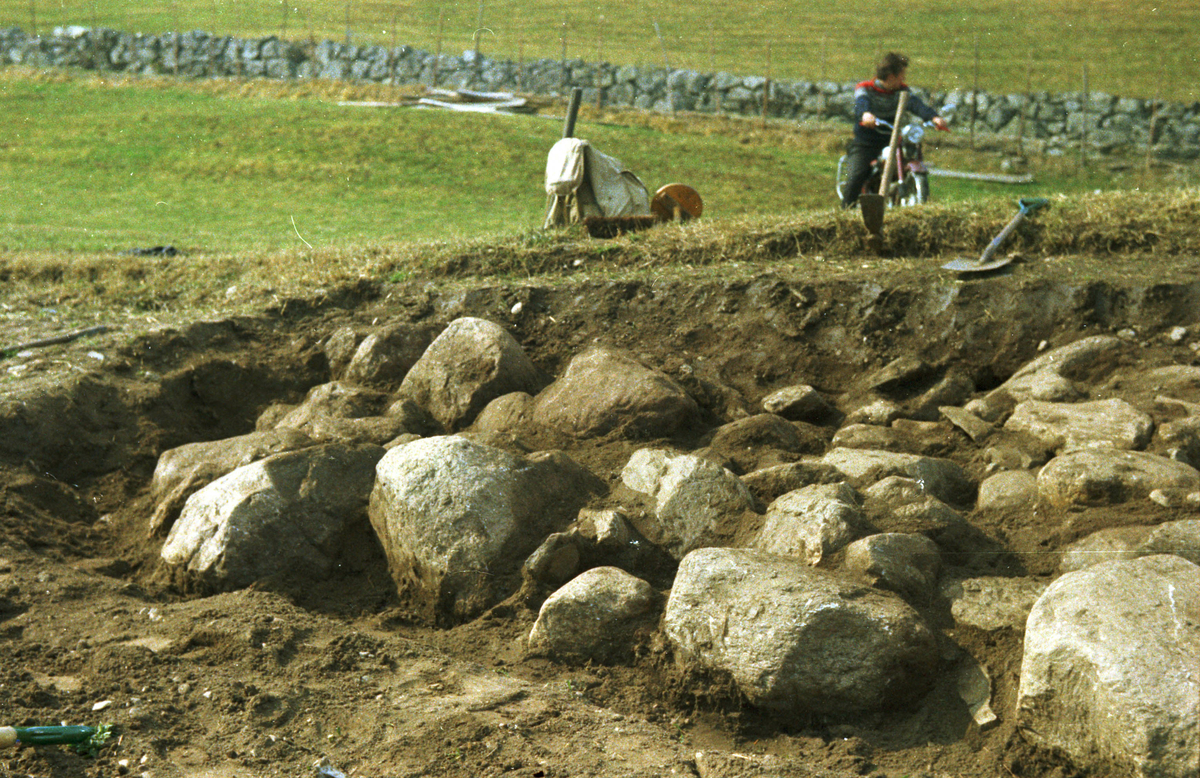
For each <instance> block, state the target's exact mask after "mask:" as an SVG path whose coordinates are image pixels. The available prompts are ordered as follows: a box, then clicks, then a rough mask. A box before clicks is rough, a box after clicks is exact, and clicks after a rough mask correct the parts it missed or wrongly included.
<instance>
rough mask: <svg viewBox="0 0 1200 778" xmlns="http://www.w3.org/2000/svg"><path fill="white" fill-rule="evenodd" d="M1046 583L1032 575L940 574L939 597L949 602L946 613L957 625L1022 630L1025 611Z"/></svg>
mask: <svg viewBox="0 0 1200 778" xmlns="http://www.w3.org/2000/svg"><path fill="white" fill-rule="evenodd" d="M1046 586H1047V583H1046V582H1045V581H1042V580H1039V579H1036V578H1004V577H1000V576H981V577H978V578H957V577H946V578H943V579H942V581H941V584H940V585H939V590H940V592H941V595H942V597H944V598H945V599H946V600H947V601H948V602H949V603H950V615H951V616H953V617H954V623H955V624H956V625H958V626H960V627H962V626H967V627H975V628H976V629H982V630H985V631H988V632H994V631H996V630H1001V629H1011V630H1015V631H1017V632H1022V631H1024V629H1025V621H1026V619H1028V618H1029V611H1031V610H1032V609H1033V604H1034V603H1035V602H1036V601H1037V598H1038V597H1041V596H1042V592H1044V591H1046Z"/></svg>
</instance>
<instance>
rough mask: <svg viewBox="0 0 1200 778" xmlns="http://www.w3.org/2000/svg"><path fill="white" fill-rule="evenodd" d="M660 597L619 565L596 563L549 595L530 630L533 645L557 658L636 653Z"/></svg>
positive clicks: (609, 657) (605, 658)
mask: <svg viewBox="0 0 1200 778" xmlns="http://www.w3.org/2000/svg"><path fill="white" fill-rule="evenodd" d="M658 602H659V599H658V595H657V594H656V593H655V591H654V589H653V588H652V587H651V586H650V584H648V583H646V582H645V581H643V580H641V579H640V578H636V577H634V576H632V575H630V574H629V573H626V572H625V571H623V570H619V569H617V568H615V567H595V568H592V569H591V570H588V571H587V572H585V573H582V574H580V575H579V576H577V577H575V578H574V579H572V580H571V581H570V582H569V583H567V584H566V585H565V586H563V587H562V588H561V589H559V590H558V591H556V592H554V594H552V595H550V596H549V597H548V598H547V599H546V601H545V602H544V603H542V607H541V609H540V610H539V611H538V617H537V621H535V622H534V624H533V629H532V630H530V632H529V648H530V650H532V651H534V652H537V653H545V654H548V655H550V656H552V657H554V658H556V659H562V660H567V661H575V662H586V661H589V660H591V661H598V662H608V661H613V660H617V659H622V658H625V657H627V656H629V655H630V654H631V653H632V650H633V647H634V645H635V643H636V642H637V640H638V639H639V637H645V635H644V634H641V635H639V633H645V632H648V631H649V630H650V629H651V628H652V627H653V624H654V620H655V619H654V617H655V615H656V613H655V606H656V605H657V604H658Z"/></svg>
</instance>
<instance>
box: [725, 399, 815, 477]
mask: <svg viewBox="0 0 1200 778" xmlns="http://www.w3.org/2000/svg"><path fill="white" fill-rule="evenodd" d="M708 445H709V448H710V449H712V450H713V452H715V453H716V454H717V455H718V456H719V457H723V458H726V459H728V460H730V461H731V462H733V463H734V465H735V466H736V467H737V470H738V472H743V473H744V472H747V471H751V470H757V469H759V468H761V467H763V466H764V465H766V466H770V465H774V464H779V463H780V462H781V461H782V462H788V461H794V460H795V459H797V458H798V457H799V456H800V455H801V454H812V453H817V452H820V451H821V450H823V449H824V448H825V440H824V439H823V438H820V437H817V436H816V435H815V434H809V435H802V434H801V431H800V429H798V428H797V426H796V425H795V424H793V423H792V422H790V421H788V420H787V419H785V418H783V417H782V416H776V415H774V414H771V413H759V414H756V415H754V416H748V417H747V418H744V419H738V420H737V421H733V422H730V423H728V424H723V425H721V426H720V427H718V428H717V429H716V430H715V431H714V432H713V434H712V438H711V440H710V442H709V444H708Z"/></svg>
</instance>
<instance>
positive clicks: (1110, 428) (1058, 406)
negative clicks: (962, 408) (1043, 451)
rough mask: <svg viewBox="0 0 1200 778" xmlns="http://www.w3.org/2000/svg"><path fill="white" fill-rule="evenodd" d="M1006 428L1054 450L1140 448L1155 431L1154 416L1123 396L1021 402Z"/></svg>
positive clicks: (1144, 445) (1005, 425)
mask: <svg viewBox="0 0 1200 778" xmlns="http://www.w3.org/2000/svg"><path fill="white" fill-rule="evenodd" d="M1004 427H1005V429H1007V430H1012V431H1015V432H1025V433H1028V434H1030V435H1032V436H1033V437H1034V438H1036V439H1037V440H1038V441H1040V442H1041V443H1042V444H1043V445H1045V446H1046V447H1047V448H1049V449H1052V450H1054V451H1056V452H1065V451H1073V450H1075V449H1080V448H1095V447H1099V446H1111V447H1112V448H1119V449H1143V448H1145V447H1146V444H1147V443H1149V442H1150V435H1151V434H1152V433H1153V432H1154V420H1153V419H1151V418H1150V416H1148V415H1147V414H1145V413H1142V412H1141V411H1139V410H1138V409H1137V408H1134V407H1133V406H1132V405H1130V404H1129V403H1127V402H1125V401H1124V400H1119V399H1115V398H1114V399H1110V400H1097V401H1095V402H1082V403H1048V402H1040V401H1038V400H1029V401H1027V402H1023V403H1021V404H1020V405H1018V406H1017V407H1016V409H1015V410H1013V413H1012V416H1010V417H1009V418H1008V421H1007V422H1005V424H1004Z"/></svg>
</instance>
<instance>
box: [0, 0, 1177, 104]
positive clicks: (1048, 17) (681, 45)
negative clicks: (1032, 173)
mask: <svg viewBox="0 0 1200 778" xmlns="http://www.w3.org/2000/svg"><path fill="white" fill-rule="evenodd" d="M62 24H85V25H101V26H108V27H113V28H116V29H121V30H129V31H142V32H164V31H169V30H193V29H201V30H208V31H210V32H216V33H220V34H238V35H247V36H267V35H279V36H281V37H291V38H307V37H309V36H312V37H315V38H317V39H324V38H332V39H336V40H343V39H346V38H347V37H348V38H350V39H351V40H352V41H354V42H358V43H362V42H373V43H383V44H392V43H394V42H399V43H407V44H410V45H414V46H417V47H420V48H423V49H426V50H428V51H434V50H437V49H438V46H439V44H440V45H441V49H442V50H443V51H445V52H447V53H451V54H457V53H459V52H461V51H464V50H467V49H470V48H473V47H475V46H478V47H479V48H480V49H481V50H482V51H483V52H484V53H485V54H489V55H492V56H496V57H501V58H510V59H514V60H516V59H519V58H522V57H554V58H557V57H561V56H564V55H565V56H566V57H568V58H579V59H584V60H589V61H601V60H607V61H611V62H617V63H622V64H624V63H630V64H650V63H653V64H661V63H669V65H670V66H671V67H674V68H691V69H695V70H701V71H716V70H728V71H731V72H735V73H747V74H766V73H770V74H771V75H773V76H774V77H776V78H793V79H808V80H825V79H830V80H836V81H843V82H844V81H852V80H858V79H860V78H863V77H865V76H866V75H868V73H869V72H870V70H871V63H872V62H873V61H874V59H875V58H876V55H877V54H878V53H879V52H880V51H881V50H890V49H900V50H903V51H906V52H907V53H908V54H909V55H910V56H911V57H912V59H913V63H914V66H913V68H912V73H911V77H912V80H913V82H914V83H916V84H919V85H923V86H926V87H929V88H933V89H943V88H945V89H950V88H955V87H963V88H970V87H971V86H972V85H973V84H974V83H975V80H976V73H977V72H978V81H979V84H980V86H981V88H983V89H985V90H988V91H994V92H1022V91H1025V89H1026V87H1027V85H1029V86H1031V87H1032V89H1034V90H1050V91H1076V90H1079V89H1081V88H1082V79H1083V71H1084V67H1085V66H1086V67H1087V71H1088V85H1089V89H1091V90H1093V91H1100V92H1107V93H1109V94H1116V95H1122V96H1128V97H1142V98H1152V97H1155V96H1161V97H1162V98H1163V99H1171V100H1177V101H1189V102H1190V101H1195V100H1197V99H1200V92H1198V88H1197V81H1196V79H1195V77H1194V74H1195V73H1196V72H1197V55H1196V46H1195V39H1196V33H1197V31H1198V30H1200V3H1196V2H1191V1H1190V0H1189V1H1187V2H1159V0H1018V2H1003V3H1002V2H998V0H908V1H907V2H905V1H903V0H902V1H901V2H884V1H883V0H809V2H806V3H804V4H803V5H802V6H801V5H799V4H797V3H795V2H793V1H792V0H743V1H738V2H726V3H678V2H668V1H667V0H645V2H639V3H628V2H624V1H623V0H595V1H594V2H588V3H563V2H561V0H560V1H558V2H552V1H551V0H471V1H470V2H467V1H463V2H457V1H455V2H449V1H448V0H406V2H403V3H400V2H385V1H381V0H289V2H286V3H285V2H283V0H152V1H151V2H143V0H0V26H19V27H21V28H23V29H25V30H31V29H36V30H38V31H40V32H48V31H49V30H50V29H52V28H53V27H54V26H55V25H62ZM977 50H978V67H977V65H976V61H977V60H976V51H977Z"/></svg>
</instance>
